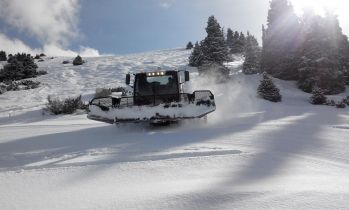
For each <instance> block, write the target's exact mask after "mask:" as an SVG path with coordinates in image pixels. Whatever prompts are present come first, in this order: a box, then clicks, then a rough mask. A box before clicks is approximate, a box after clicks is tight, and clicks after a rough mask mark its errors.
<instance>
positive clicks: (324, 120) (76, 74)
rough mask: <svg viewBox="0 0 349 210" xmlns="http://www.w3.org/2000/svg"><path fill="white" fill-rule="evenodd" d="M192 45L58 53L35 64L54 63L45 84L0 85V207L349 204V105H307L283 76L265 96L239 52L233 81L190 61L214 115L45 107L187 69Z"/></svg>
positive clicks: (308, 206)
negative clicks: (5, 88)
mask: <svg viewBox="0 0 349 210" xmlns="http://www.w3.org/2000/svg"><path fill="white" fill-rule="evenodd" d="M189 53H190V52H189V51H184V50H179V49H177V50H164V51H157V52H149V53H143V54H134V55H127V56H117V57H102V58H88V59H87V63H86V64H85V65H83V66H80V67H74V66H72V65H71V64H68V65H63V64H62V61H63V60H66V59H68V58H55V59H52V60H47V61H45V62H42V63H40V64H39V65H40V68H42V69H43V70H47V71H48V72H49V74H48V75H45V76H42V77H39V78H37V80H39V81H41V82H42V86H41V87H40V88H39V89H36V90H28V91H19V92H7V93H5V94H4V95H0V102H1V103H0V204H1V209H261V208H262V209H270V208H275V209H295V208H299V209H312V208H315V209H338V208H339V209H345V208H347V206H349V180H348V179H347V177H348V176H349V153H348V151H349V144H348V136H349V112H348V109H335V108H333V107H325V106H312V105H310V104H309V103H308V102H307V100H308V97H309V95H308V94H305V93H303V92H301V91H299V90H298V89H297V88H296V86H295V84H294V83H293V82H285V81H279V80H275V82H276V84H277V85H278V86H279V87H280V89H281V93H282V95H283V102H282V103H277V104H274V103H269V102H266V101H263V100H260V99H258V98H257V97H256V87H257V85H258V83H259V80H260V76H258V75H254V76H245V75H242V74H241V73H239V72H238V71H239V68H240V65H241V62H242V59H241V58H239V57H237V60H236V61H235V62H233V63H231V64H230V67H231V68H232V71H233V72H232V77H231V79H230V81H229V82H227V83H223V84H219V85H214V84H213V83H212V82H210V81H208V80H207V79H203V78H199V77H198V74H197V72H196V71H195V69H191V76H192V82H191V83H190V84H189V85H188V86H187V88H188V89H191V90H194V89H211V90H212V92H213V93H214V94H215V96H216V102H217V111H216V112H214V113H213V114H211V115H209V118H208V124H203V123H202V122H200V121H188V122H183V123H182V124H179V125H175V126H171V127H163V128H152V127H149V126H147V125H142V124H135V125H124V126H119V127H116V126H113V125H107V124H103V123H98V122H94V121H89V120H87V119H86V115H85V114H82V115H78V114H77V115H71V116H69V115H68V116H49V115H42V113H41V108H42V107H43V106H44V104H45V102H46V98H47V96H48V95H55V96H60V97H67V96H71V95H77V94H82V95H83V97H84V99H85V100H88V99H89V98H90V97H91V96H92V94H93V92H94V90H95V88H97V87H116V86H119V85H123V83H124V76H125V73H127V72H129V71H131V72H137V71H142V70H144V71H147V70H153V69H156V68H157V67H158V66H160V67H162V68H164V69H171V68H186V63H187V57H188V55H189ZM70 59H71V58H70ZM345 95H349V92H347V93H344V94H342V95H341V96H342V97H343V96H345ZM341 96H335V97H334V98H339V97H341Z"/></svg>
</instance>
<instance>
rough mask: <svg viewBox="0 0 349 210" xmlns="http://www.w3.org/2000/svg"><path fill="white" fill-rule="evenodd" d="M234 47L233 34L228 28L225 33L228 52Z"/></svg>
mask: <svg viewBox="0 0 349 210" xmlns="http://www.w3.org/2000/svg"><path fill="white" fill-rule="evenodd" d="M233 45H234V32H233V30H231V29H230V28H228V31H227V46H228V47H229V50H231V49H232V48H233Z"/></svg>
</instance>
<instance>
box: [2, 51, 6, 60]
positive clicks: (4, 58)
mask: <svg viewBox="0 0 349 210" xmlns="http://www.w3.org/2000/svg"><path fill="white" fill-rule="evenodd" d="M0 61H7V56H6V52H5V51H0Z"/></svg>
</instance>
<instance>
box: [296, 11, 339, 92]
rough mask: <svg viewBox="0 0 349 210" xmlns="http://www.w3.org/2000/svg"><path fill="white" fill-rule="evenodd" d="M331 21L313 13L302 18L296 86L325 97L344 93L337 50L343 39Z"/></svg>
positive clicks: (336, 25)
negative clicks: (302, 38)
mask: <svg viewBox="0 0 349 210" xmlns="http://www.w3.org/2000/svg"><path fill="white" fill-rule="evenodd" d="M332 18H333V17H330V16H326V17H321V16H319V15H315V14H306V15H305V16H304V20H303V36H304V41H303V44H302V48H301V50H300V55H301V56H302V57H301V60H300V61H301V62H300V64H299V70H298V71H299V81H298V84H299V87H300V88H301V89H302V90H303V91H305V92H308V93H310V92H312V91H313V89H314V88H315V87H318V88H320V89H321V90H322V91H323V92H324V93H325V94H338V93H340V92H343V91H344V90H345V80H344V71H345V67H344V66H343V64H341V60H340V58H341V56H340V55H341V52H340V48H339V46H340V41H341V38H342V37H343V36H342V32H341V29H340V27H339V22H337V21H334V20H333V19H332ZM329 28H330V29H331V30H328V29H329Z"/></svg>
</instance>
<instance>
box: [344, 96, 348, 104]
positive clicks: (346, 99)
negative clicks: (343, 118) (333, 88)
mask: <svg viewBox="0 0 349 210" xmlns="http://www.w3.org/2000/svg"><path fill="white" fill-rule="evenodd" d="M343 103H345V105H347V106H349V96H347V97H346V98H343Z"/></svg>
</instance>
